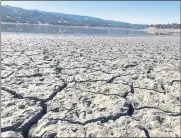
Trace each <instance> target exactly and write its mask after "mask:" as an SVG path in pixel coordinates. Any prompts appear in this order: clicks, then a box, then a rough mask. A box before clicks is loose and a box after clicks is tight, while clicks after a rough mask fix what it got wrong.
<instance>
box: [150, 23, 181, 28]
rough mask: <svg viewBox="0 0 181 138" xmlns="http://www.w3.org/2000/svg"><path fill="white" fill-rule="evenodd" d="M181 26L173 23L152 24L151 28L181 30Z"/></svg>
mask: <svg viewBox="0 0 181 138" xmlns="http://www.w3.org/2000/svg"><path fill="white" fill-rule="evenodd" d="M180 26H181V24H177V23H172V24H169V23H168V24H151V25H150V27H156V28H160V29H168V28H169V29H180Z"/></svg>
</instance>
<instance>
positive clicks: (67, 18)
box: [1, 5, 149, 29]
mask: <svg viewBox="0 0 181 138" xmlns="http://www.w3.org/2000/svg"><path fill="white" fill-rule="evenodd" d="M1 7H2V17H1V21H2V22H11V23H30V24H51V25H67V26H90V27H119V28H136V29H145V28H148V27H149V25H146V24H132V23H126V22H121V21H113V20H103V19H101V18H97V17H91V16H81V15H74V14H65V13H57V12H47V11H40V10H36V9H35V10H27V9H23V8H19V7H12V6H8V5H4V6H1Z"/></svg>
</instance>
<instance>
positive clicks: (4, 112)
mask: <svg viewBox="0 0 181 138" xmlns="http://www.w3.org/2000/svg"><path fill="white" fill-rule="evenodd" d="M1 41H2V42H1V64H2V65H1V85H2V86H1V132H2V133H1V137H24V138H25V137H26V138H27V137H180V116H181V112H180V100H181V99H180V57H179V56H180V53H179V52H180V38H179V36H151V37H149V36H145V37H141V36H139V37H101V36H95V37H93V36H89V37H88V36H56V35H30V34H29V35H27V34H26V35H23V34H2V37H1Z"/></svg>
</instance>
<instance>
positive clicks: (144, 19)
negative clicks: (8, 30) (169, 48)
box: [1, 1, 180, 24]
mask: <svg viewBox="0 0 181 138" xmlns="http://www.w3.org/2000/svg"><path fill="white" fill-rule="evenodd" d="M1 4H2V5H9V6H15V7H21V8H24V9H37V10H42V11H48V12H59V13H67V14H76V15H85V16H92V17H98V18H101V19H105V20H115V21H123V22H128V23H135V24H167V23H180V1H1Z"/></svg>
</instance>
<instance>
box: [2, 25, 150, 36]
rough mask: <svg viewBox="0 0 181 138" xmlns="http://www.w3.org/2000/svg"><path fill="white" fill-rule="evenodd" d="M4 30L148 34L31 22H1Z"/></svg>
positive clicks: (126, 30)
mask: <svg viewBox="0 0 181 138" xmlns="http://www.w3.org/2000/svg"><path fill="white" fill-rule="evenodd" d="M1 31H2V32H23V33H59V34H93V35H94V34H95V35H146V34H147V33H146V32H144V31H141V30H136V29H120V28H98V27H97V28H95V27H94V28H92V27H73V26H60V25H31V24H1Z"/></svg>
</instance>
